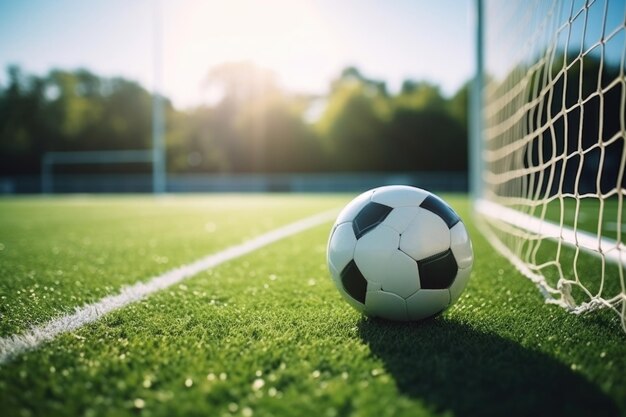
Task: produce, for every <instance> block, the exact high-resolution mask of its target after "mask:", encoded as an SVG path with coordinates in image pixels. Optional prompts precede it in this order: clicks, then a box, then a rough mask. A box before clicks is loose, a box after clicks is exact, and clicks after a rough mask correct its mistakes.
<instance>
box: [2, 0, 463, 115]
mask: <svg viewBox="0 0 626 417" xmlns="http://www.w3.org/2000/svg"><path fill="white" fill-rule="evenodd" d="M472 5H473V2H472V1H471V0H437V1H432V0H390V1H382V0H379V1H376V0H341V1H338V0H256V1H253V0H178V1H174V0H90V1H80V0H48V1H45V0H24V1H19V0H0V67H1V68H2V71H1V74H0V83H4V82H6V72H5V70H4V69H5V68H6V67H7V66H8V65H12V64H17V65H19V66H20V67H21V68H23V69H24V70H25V71H27V72H29V73H34V74H39V75H43V74H45V73H46V72H47V71H49V70H50V69H51V68H62V69H75V68H79V67H81V68H87V69H89V70H91V71H93V72H94V73H96V74H99V75H103V76H123V77H126V78H130V79H133V80H136V81H138V82H140V83H141V84H142V85H144V86H145V87H146V88H148V89H150V90H155V89H156V90H158V91H161V92H162V93H164V94H165V95H166V96H168V97H169V98H171V99H172V100H173V102H174V104H175V105H176V106H177V107H179V108H183V107H190V106H195V105H198V104H202V103H206V102H207V101H208V100H210V98H211V97H210V94H211V91H210V89H208V88H207V86H206V83H205V80H206V76H207V74H208V72H209V70H210V69H211V68H212V67H214V66H216V65H218V64H220V63H223V62H229V61H252V62H254V63H256V64H257V65H259V66H261V67H264V68H268V69H270V70H272V71H274V72H275V73H276V74H277V76H278V80H279V82H280V83H281V85H282V86H283V87H284V88H286V89H288V90H291V91H294V92H303V93H312V94H324V93H326V92H327V90H328V87H329V83H330V81H331V80H332V79H333V78H335V77H336V76H337V75H338V74H339V73H340V71H341V70H342V69H343V68H345V67H347V66H350V65H353V66H356V67H357V68H359V69H360V70H361V72H362V73H363V74H364V75H366V76H368V77H370V78H377V79H381V80H385V81H387V82H388V86H389V88H390V89H391V91H397V89H398V88H399V86H400V85H401V83H402V81H403V80H404V79H406V78H411V79H415V80H426V81H430V82H433V83H436V84H438V85H440V86H441V88H442V91H443V93H444V94H446V95H451V94H453V93H454V92H455V91H456V90H457V89H458V88H459V87H461V86H462V84H463V83H465V82H466V81H467V80H468V79H469V78H470V77H471V73H472V69H473V56H474V52H473V50H474V49H473V40H474V38H473V23H472V10H471V6H472Z"/></svg>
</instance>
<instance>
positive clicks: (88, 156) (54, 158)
mask: <svg viewBox="0 0 626 417" xmlns="http://www.w3.org/2000/svg"><path fill="white" fill-rule="evenodd" d="M154 161H155V155H154V152H153V150H143V149H139V150H121V151H74V152H72V151H68V152H46V153H45V154H44V155H43V157H42V158H41V192H42V193H43V194H51V193H53V192H54V167H55V166H60V165H103V164H105V165H117V164H136V163H146V164H153V165H154ZM157 181H159V179H158V178H156V175H154V174H153V178H152V187H153V191H154V192H155V193H159V192H161V188H160V187H161V184H160V183H157Z"/></svg>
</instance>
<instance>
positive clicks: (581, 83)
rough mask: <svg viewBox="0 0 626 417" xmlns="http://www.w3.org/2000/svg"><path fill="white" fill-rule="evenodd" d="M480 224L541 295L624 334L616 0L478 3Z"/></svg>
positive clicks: (621, 14)
mask: <svg viewBox="0 0 626 417" xmlns="http://www.w3.org/2000/svg"><path fill="white" fill-rule="evenodd" d="M476 15H477V23H478V24H477V32H476V33H477V53H476V61H477V65H476V68H477V72H476V79H475V90H474V91H475V92H476V93H477V94H475V95H474V98H473V102H472V103H471V111H472V113H471V115H470V116H471V122H472V125H471V126H470V127H471V129H470V131H471V132H472V138H471V140H472V147H471V148H470V149H471V150H472V156H471V158H472V161H471V174H472V179H471V185H472V194H473V200H474V208H475V211H476V213H477V218H478V223H479V225H480V227H481V230H482V232H483V233H484V234H485V236H487V238H488V240H489V241H490V242H491V244H492V245H493V246H494V247H495V248H496V249H498V250H499V251H500V252H502V253H503V254H504V255H505V256H506V257H507V258H508V259H510V260H511V262H512V263H513V264H514V265H515V266H516V267H517V268H518V269H519V270H520V271H521V272H522V273H523V274H524V275H526V276H527V277H528V278H530V279H531V280H532V281H533V282H535V283H536V284H537V286H538V287H539V289H540V290H541V292H542V293H543V294H544V296H545V297H546V300H547V301H548V302H550V303H554V304H558V305H560V306H563V307H565V308H567V309H569V310H571V311H572V312H575V313H584V312H588V311H592V310H602V309H607V310H613V311H614V312H616V313H617V314H618V316H619V318H620V320H621V325H622V327H623V329H624V330H625V331H626V282H625V279H624V275H625V269H626V219H625V218H624V215H625V213H624V210H625V207H624V195H625V194H626V176H625V174H624V171H625V169H626V74H625V71H626V1H625V0H530V1H523V0H515V1H497V0H494V1H489V0H484V1H483V0H476Z"/></svg>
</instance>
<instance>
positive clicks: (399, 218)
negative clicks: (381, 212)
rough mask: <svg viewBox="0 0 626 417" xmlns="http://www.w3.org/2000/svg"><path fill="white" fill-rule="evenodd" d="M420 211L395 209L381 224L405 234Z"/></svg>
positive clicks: (405, 208) (404, 208) (403, 208)
mask: <svg viewBox="0 0 626 417" xmlns="http://www.w3.org/2000/svg"><path fill="white" fill-rule="evenodd" d="M419 211H420V208H419V207H398V208H396V209H393V210H392V211H391V213H389V215H388V216H387V217H386V218H385V220H383V222H382V223H381V224H384V225H385V226H389V227H391V228H393V229H395V230H396V231H397V232H398V233H404V231H405V230H406V229H407V227H409V224H411V222H412V221H413V219H414V218H415V216H417V213H418V212H419Z"/></svg>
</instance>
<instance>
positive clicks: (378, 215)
mask: <svg viewBox="0 0 626 417" xmlns="http://www.w3.org/2000/svg"><path fill="white" fill-rule="evenodd" d="M391 210H393V208H391V207H389V206H386V205H384V204H380V203H374V202H370V203H367V205H366V206H365V207H363V208H362V209H361V211H360V212H359V214H357V216H356V217H355V218H354V220H353V221H352V230H354V235H355V236H356V238H357V239H359V238H360V237H361V236H363V235H364V234H365V233H367V232H369V231H370V230H372V229H373V228H375V227H376V226H378V225H379V224H380V223H382V221H383V220H385V218H386V217H387V216H388V215H389V213H391Z"/></svg>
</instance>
